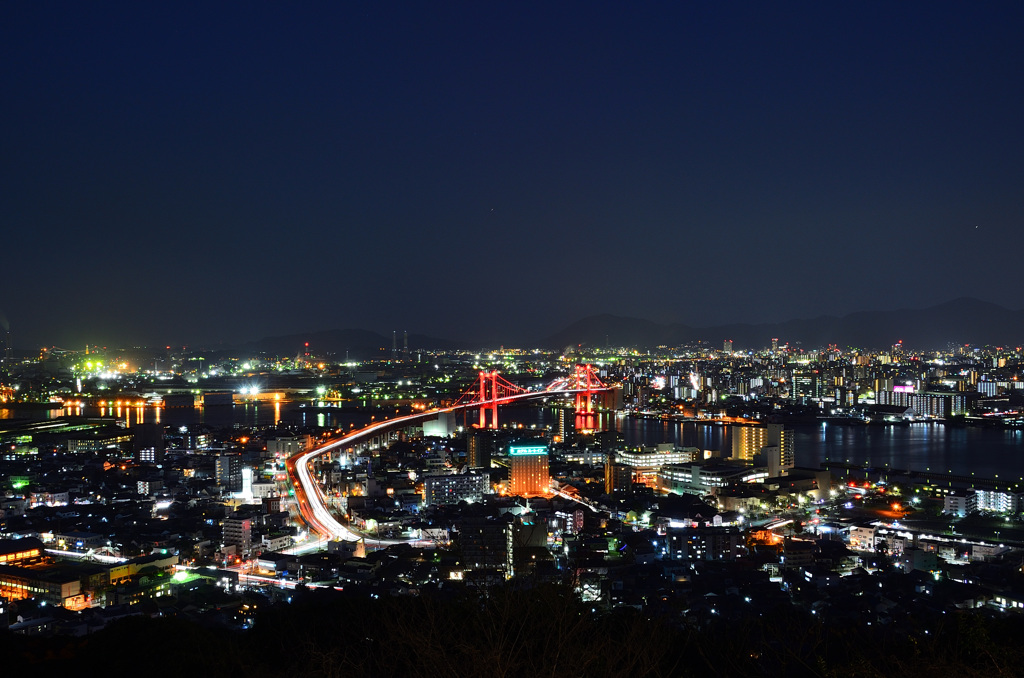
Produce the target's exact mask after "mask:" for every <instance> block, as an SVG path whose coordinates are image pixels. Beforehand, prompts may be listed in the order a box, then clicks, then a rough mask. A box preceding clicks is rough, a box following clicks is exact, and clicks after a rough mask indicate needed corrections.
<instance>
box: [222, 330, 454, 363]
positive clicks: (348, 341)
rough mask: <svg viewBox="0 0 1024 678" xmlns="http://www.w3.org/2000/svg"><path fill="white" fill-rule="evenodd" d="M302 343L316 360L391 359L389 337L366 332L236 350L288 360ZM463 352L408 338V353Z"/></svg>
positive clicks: (286, 338) (267, 341)
mask: <svg viewBox="0 0 1024 678" xmlns="http://www.w3.org/2000/svg"><path fill="white" fill-rule="evenodd" d="M306 342H309V350H310V353H312V354H313V355H317V356H322V355H325V354H333V355H334V357H335V358H336V359H344V358H345V355H346V354H348V356H349V358H351V359H352V360H365V359H368V358H373V357H385V358H387V357H390V356H391V343H392V337H391V336H384V335H383V334H379V333H377V332H371V331H370V330H357V329H347V330H323V331H320V332H307V333H304V334H286V335H282V336H277V337H264V338H263V339H260V340H259V341H253V342H249V343H247V344H244V345H243V346H241V347H240V348H241V349H242V350H244V351H252V352H261V353H269V354H272V355H279V356H291V355H295V354H297V353H302V352H303V351H304V349H305V344H306ZM395 343H396V344H397V346H398V350H399V352H401V351H402V347H403V345H404V342H403V336H402V335H401V334H399V335H398V336H397V337H395ZM461 348H466V346H465V344H462V343H459V342H455V341H447V340H445V339H437V338H436V337H428V336H425V335H422V334H410V335H409V350H416V349H426V350H428V351H446V350H447V351H450V350H456V349H461Z"/></svg>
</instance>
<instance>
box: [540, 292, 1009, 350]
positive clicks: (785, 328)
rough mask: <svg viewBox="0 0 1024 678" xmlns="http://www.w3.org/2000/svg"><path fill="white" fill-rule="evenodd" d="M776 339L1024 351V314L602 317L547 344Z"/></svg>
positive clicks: (974, 302) (971, 303)
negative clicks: (704, 322) (695, 322)
mask: <svg viewBox="0 0 1024 678" xmlns="http://www.w3.org/2000/svg"><path fill="white" fill-rule="evenodd" d="M773 337H778V339H779V342H780V343H781V344H785V343H789V344H790V345H795V344H797V343H798V342H799V343H800V344H801V345H803V346H807V347H809V348H810V347H818V346H826V345H828V344H838V345H839V346H841V347H846V346H855V347H860V348H865V349H871V348H875V349H881V348H885V347H888V346H892V345H893V344H894V343H896V342H897V341H900V340H902V341H903V343H904V345H906V346H907V347H909V348H916V349H930V348H943V347H945V346H946V345H947V344H949V343H962V344H974V345H986V344H988V345H995V346H1018V345H1024V311H1011V310H1009V309H1006V308H1003V307H1002V306H998V305H996V304H991V303H988V302H985V301H980V300H978V299H970V298H961V299H955V300H953V301H949V302H946V303H944V304H939V305H938V306H932V307H929V308H923V309H900V310H896V311H863V312H859V313H851V314H850V315H846V316H842V317H835V316H821V317H818V318H810V319H806V320H789V321H786V322H782V323H765V324H760V325H751V324H731V325H717V326H713V327H691V326H689V325H683V324H673V325H662V324H658V323H654V322H651V321H649V320H642V319H638V318H624V317H620V316H614V315H596V316H591V317H588V318H583V319H582V320H579V321H577V322H575V323H573V324H571V325H569V326H568V327H566V328H565V329H563V330H561V331H559V332H556V333H555V334H553V335H551V336H550V337H548V338H547V339H545V340H544V341H543V343H542V345H543V346H545V347H551V348H563V347H566V346H574V345H577V344H583V345H585V346H605V345H609V346H635V347H653V346H662V345H664V346H679V345H683V344H687V343H691V342H695V341H698V340H703V341H707V342H709V343H710V344H711V345H712V346H716V347H720V346H721V345H722V341H723V340H725V339H732V340H733V347H734V348H736V349H759V348H762V347H765V346H768V345H770V343H771V340H772V338H773Z"/></svg>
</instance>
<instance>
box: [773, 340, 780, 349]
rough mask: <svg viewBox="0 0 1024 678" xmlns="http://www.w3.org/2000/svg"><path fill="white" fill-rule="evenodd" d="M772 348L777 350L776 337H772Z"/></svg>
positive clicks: (777, 341)
mask: <svg viewBox="0 0 1024 678" xmlns="http://www.w3.org/2000/svg"><path fill="white" fill-rule="evenodd" d="M772 350H773V351H778V350H779V338H778V337H772Z"/></svg>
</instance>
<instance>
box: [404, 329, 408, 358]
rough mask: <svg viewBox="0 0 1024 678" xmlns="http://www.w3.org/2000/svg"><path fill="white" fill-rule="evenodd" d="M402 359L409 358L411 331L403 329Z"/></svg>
mask: <svg viewBox="0 0 1024 678" xmlns="http://www.w3.org/2000/svg"><path fill="white" fill-rule="evenodd" d="M402 359H403V360H408V359H409V332H408V331H406V330H402Z"/></svg>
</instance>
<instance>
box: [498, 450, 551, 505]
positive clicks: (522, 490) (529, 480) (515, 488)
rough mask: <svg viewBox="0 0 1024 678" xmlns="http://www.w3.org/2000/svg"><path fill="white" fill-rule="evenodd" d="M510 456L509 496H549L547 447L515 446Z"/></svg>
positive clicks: (549, 479) (509, 453) (549, 482)
mask: <svg viewBox="0 0 1024 678" xmlns="http://www.w3.org/2000/svg"><path fill="white" fill-rule="evenodd" d="M508 456H509V467H510V470H509V482H508V485H509V488H508V490H509V494H512V495H517V496H520V497H531V496H535V495H539V494H547V492H548V488H549V486H550V485H551V476H550V475H549V474H548V448H547V446H546V445H513V446H512V447H510V448H509V450H508Z"/></svg>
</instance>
